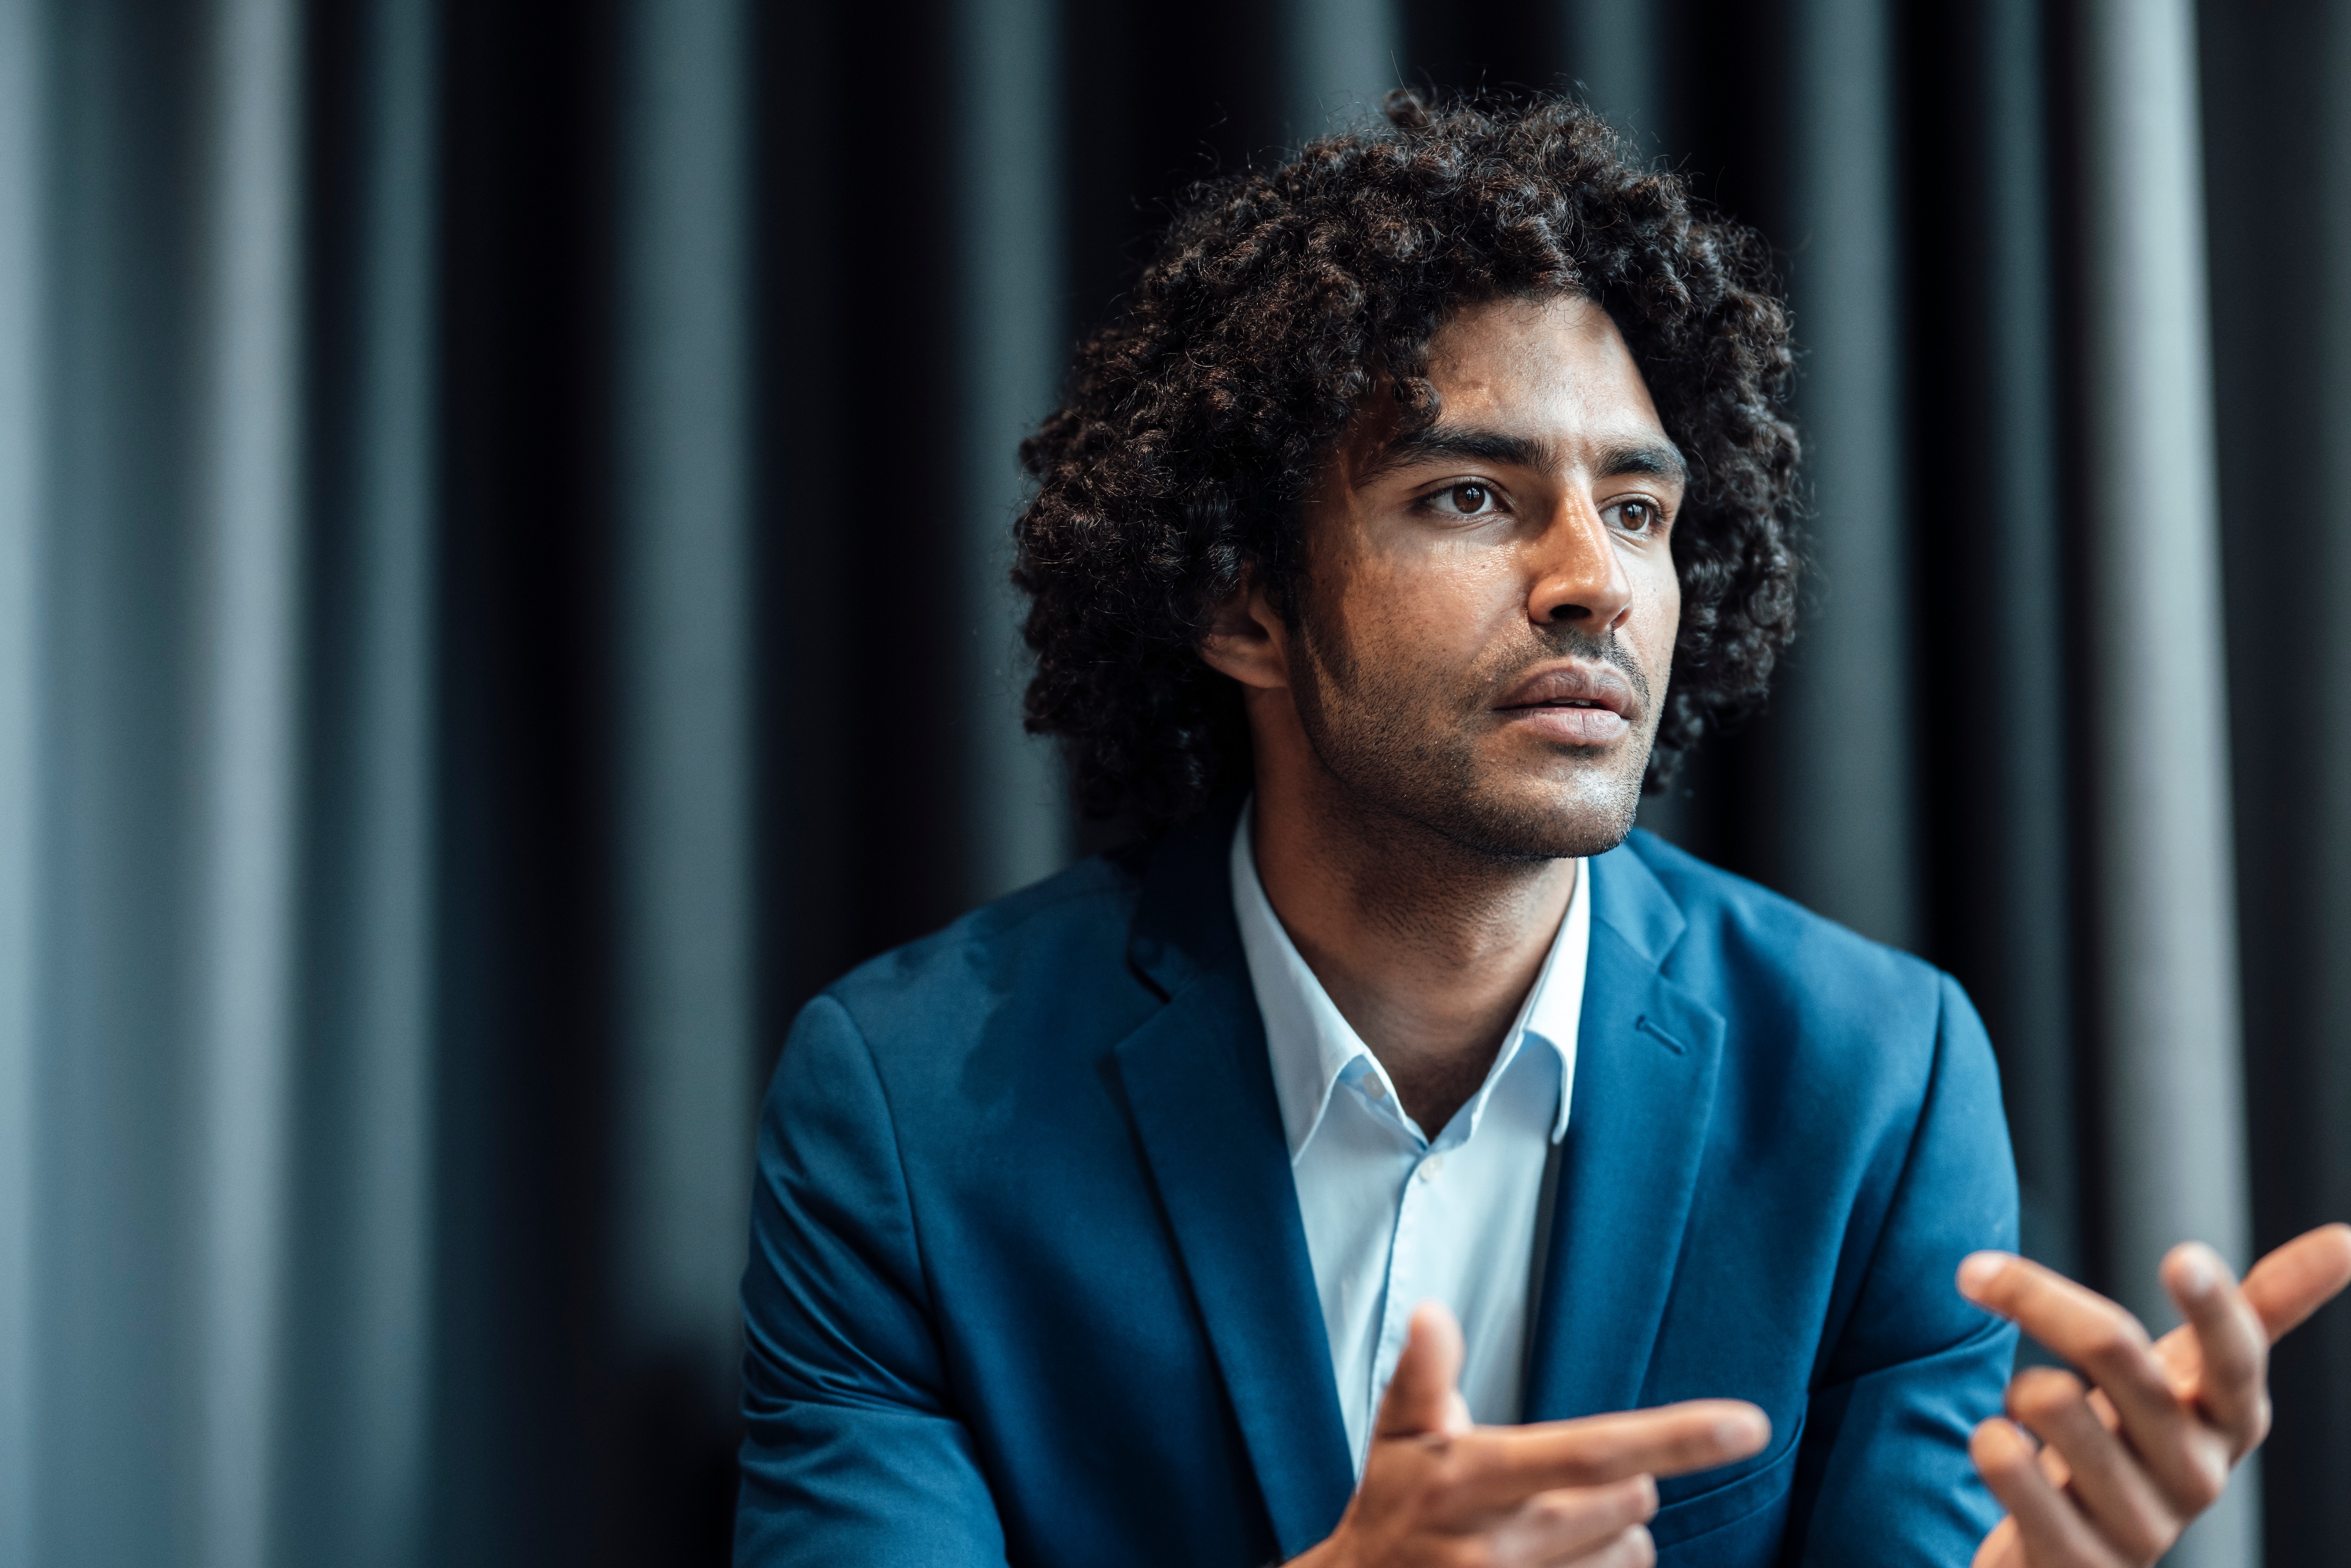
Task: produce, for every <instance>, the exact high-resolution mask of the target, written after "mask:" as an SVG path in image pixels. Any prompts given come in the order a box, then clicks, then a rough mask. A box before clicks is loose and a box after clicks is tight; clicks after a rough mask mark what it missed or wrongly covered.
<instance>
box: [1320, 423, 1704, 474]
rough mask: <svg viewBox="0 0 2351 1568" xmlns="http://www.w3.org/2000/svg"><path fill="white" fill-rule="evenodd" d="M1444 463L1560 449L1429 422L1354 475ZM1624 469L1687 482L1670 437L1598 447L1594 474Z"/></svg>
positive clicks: (1515, 463)
mask: <svg viewBox="0 0 2351 1568" xmlns="http://www.w3.org/2000/svg"><path fill="white" fill-rule="evenodd" d="M1448 462H1470V463H1491V464H1495V465H1498V466H1501V467H1506V468H1550V467H1555V466H1557V465H1558V449H1557V448H1556V447H1555V446H1554V445H1552V443H1550V442H1548V441H1544V440H1542V439H1541V438H1540V437H1537V436H1531V435H1512V434H1509V433H1508V432H1505V431H1499V430H1479V429H1476V428H1474V427H1469V426H1462V425H1442V424H1439V425H1431V426H1430V427H1429V428H1428V429H1426V430H1417V431H1414V432H1412V433H1410V434H1405V435H1400V436H1398V437H1396V439H1395V440H1394V441H1392V442H1390V443H1388V444H1387V447H1386V449H1385V450H1384V451H1383V452H1381V453H1380V455H1378V456H1376V457H1374V458H1373V459H1372V461H1371V462H1370V463H1369V464H1367V465H1365V466H1364V470H1363V472H1362V473H1360V474H1358V475H1357V476H1355V483H1356V484H1358V485H1368V484H1370V483H1371V482H1372V481H1373V480H1374V479H1376V478H1379V477H1380V476H1383V475H1385V474H1392V473H1394V472H1395V470H1397V469H1399V468H1410V467H1415V466H1417V465H1421V464H1424V463H1448ZM1627 474H1648V475H1654V476H1656V477H1658V478H1660V479H1672V480H1674V481H1676V482H1677V483H1687V481H1688V478H1689V465H1688V464H1687V463H1686V462H1684V461H1683V460H1682V455H1681V453H1680V452H1679V451H1678V450H1677V448H1676V447H1675V446H1674V444H1673V443H1671V442H1669V441H1667V442H1656V441H1636V442H1631V443H1627V444H1624V445H1621V446H1611V447H1609V448H1607V449H1606V450H1605V451H1604V452H1602V453H1601V455H1600V459H1599V461H1598V462H1597V463H1595V464H1593V477H1594V478H1599V479H1615V478H1621V477H1622V476H1625V475H1627Z"/></svg>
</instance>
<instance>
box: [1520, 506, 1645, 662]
mask: <svg viewBox="0 0 2351 1568" xmlns="http://www.w3.org/2000/svg"><path fill="white" fill-rule="evenodd" d="M1534 549H1535V556H1534V568H1535V570H1534V585H1533V588H1532V589H1531V591H1530V592H1529V594H1528V596H1527V616H1528V619H1530V620H1531V621H1532V622H1534V623H1535V624H1536V625H1538V626H1561V625H1568V626H1573V627H1574V628H1576V630H1578V631H1580V632H1584V633H1586V634H1587V635H1590V636H1593V637H1604V636H1606V635H1607V634H1608V633H1609V632H1614V631H1615V630H1616V629H1617V628H1618V627H1619V626H1621V625H1623V624H1624V623H1625V616H1626V615H1627V614H1629V613H1630V612H1631V611H1632V608H1633V584H1632V580H1631V579H1630V578H1629V577H1627V576H1626V575H1625V563H1624V560H1623V559H1621V558H1620V557H1619V555H1618V553H1617V550H1616V541H1615V540H1614V538H1611V537H1610V536H1609V532H1608V525H1607V524H1606V523H1604V522H1603V521H1601V519H1600V514H1599V512H1598V511H1596V510H1595V509H1594V508H1593V505H1592V503H1591V502H1590V501H1589V500H1587V499H1585V498H1584V497H1582V496H1570V497H1567V498H1566V499H1564V500H1562V502H1561V503H1560V505H1559V506H1558V507H1557V508H1556V509H1555V510H1554V511H1553V512H1552V518H1551V524H1550V526H1549V527H1547V528H1544V529H1543V531H1542V535H1541V538H1538V539H1537V540H1536V541H1535V544H1534Z"/></svg>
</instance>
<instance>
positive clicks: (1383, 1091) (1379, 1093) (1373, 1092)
mask: <svg viewBox="0 0 2351 1568" xmlns="http://www.w3.org/2000/svg"><path fill="white" fill-rule="evenodd" d="M1364 1093H1366V1094H1368V1095H1370V1096H1371V1097H1372V1098H1373V1099H1374V1100H1384V1099H1386V1098H1387V1093H1388V1086H1387V1085H1386V1084H1384V1083H1383V1082H1380V1081H1379V1080H1378V1079H1376V1078H1366V1079H1364Z"/></svg>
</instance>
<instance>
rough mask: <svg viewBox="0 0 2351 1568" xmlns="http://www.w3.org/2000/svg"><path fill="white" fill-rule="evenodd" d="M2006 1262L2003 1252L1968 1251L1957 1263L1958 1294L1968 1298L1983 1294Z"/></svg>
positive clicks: (2006, 1264)
mask: <svg viewBox="0 0 2351 1568" xmlns="http://www.w3.org/2000/svg"><path fill="white" fill-rule="evenodd" d="M2008 1263H2009V1255H2008V1254H2007V1253H2005V1252H1970V1253H1969V1254H1968V1255H1967V1257H1966V1258H1965V1259H1963V1260H1960V1263H1959V1294H1961V1295H1963V1296H1966V1297H1968V1298H1970V1300H1972V1299H1974V1298H1975V1297H1977V1296H1980V1295H1981V1294H1983V1293H1984V1291H1987V1290H1989V1289H1990V1288H1991V1282H1992V1281H1994V1280H1996V1279H1998V1278H1999V1277H2000V1271H2001V1270H2002V1269H2005V1268H2007V1267H2008Z"/></svg>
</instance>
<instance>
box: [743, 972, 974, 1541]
mask: <svg viewBox="0 0 2351 1568" xmlns="http://www.w3.org/2000/svg"><path fill="white" fill-rule="evenodd" d="M743 1334H744V1350H743V1418H744V1425H745V1435H744V1439H743V1451H742V1491H741V1494H740V1496H739V1498H738V1500H737V1507H736V1516H735V1561H736V1562H737V1563H739V1564H744V1565H747V1568H785V1565H786V1564H799V1563H808V1564H824V1565H826V1568H833V1565H835V1564H840V1563H935V1564H941V1565H943V1568H964V1565H971V1568H979V1565H982V1564H995V1565H1000V1564H1002V1563H1003V1562H1004V1551H1005V1549H1004V1533H1003V1528H1002V1525H1001V1524H1000V1522H999V1521H998V1517H997V1512H996V1506H995V1502H994V1500H993V1499H992V1498H991V1497H990V1495H989V1492H988V1488H987V1480H986V1479H985V1478H984V1477H983V1475H982V1474H981V1471H980V1467H979V1462H978V1458H977V1453H976V1451H975V1449H974V1447H973V1443H972V1438H971V1434H970V1432H969V1431H968V1430H967V1428H966V1427H965V1426H964V1424H963V1423H962V1422H961V1421H960V1420H959V1419H957V1418H956V1413H955V1411H954V1409H953V1408H952V1406H951V1405H950V1402H949V1399H948V1396H947V1392H946V1374H945V1369H944V1367H943V1364H942V1358H941V1355H940V1351H939V1344H938V1338H937V1334H936V1333H935V1329H934V1327H933V1323H932V1320H931V1316H930V1294H929V1286H928V1282H927V1281H925V1278H924V1274H923V1266H922V1260H921V1256H920V1253H919V1250H918V1249H917V1247H916V1244H915V1237H914V1217H913V1212H912V1208H911V1207H910V1201H909V1197H908V1192H907V1186H906V1180H905V1175H904V1169H903V1167H902V1166H901V1164H900V1161H899V1156H898V1146H897V1139H896V1134H895V1131H894V1129H893V1126H892V1124H891V1119H890V1112H889V1107H888V1104H887V1103H886V1101H885V1099H884V1097H883V1089H882V1082H881V1080H880V1078H879V1076H878V1075H877V1074H876V1072H875V1071H874V1066H873V1060H872V1053H871V1052H870V1051H869V1050H868V1049H867V1047H866V1043H865V1040H864V1038H863V1036H862V1035H861V1034H860V1033H859V1031H858V1029H857V1026H856V1024H855V1022H854V1021H853V1020H852V1019H851V1017H850V1015H849V1013H848V1012H847V1011H846V1010H845V1009H843V1008H842V1007H841V1004H840V1003H839V1002H837V1001H835V1000H833V999H832V998H830V997H820V998H817V999H816V1000H815V1001H813V1002H811V1003H810V1004H809V1006H808V1007H807V1009H804V1010H803V1011H802V1012H801V1014H800V1016H799V1019H798V1020H797V1021H796V1022H795V1023H794V1025H793V1027H792V1031H791V1035H790V1037H789V1039H788V1040H786V1041H785V1043H784V1051H783V1056H782V1059H781V1060H780V1061H778V1064H777V1067H776V1073H775V1077H774V1080H773V1081H772V1082H771V1083H770V1084H769V1086H768V1097H767V1103H766V1104H765V1106H764V1107H763V1108H762V1111H761V1113H760V1119H759V1153H758V1178H757V1186H756V1187H755V1189H754V1191H753V1194H752V1219H751V1256H750V1265H749V1267H748V1269H747V1270H746V1271H745V1274H744V1277H743Z"/></svg>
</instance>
